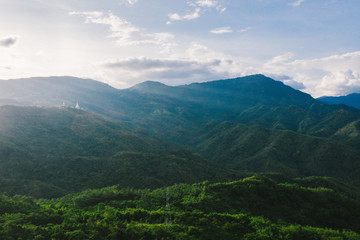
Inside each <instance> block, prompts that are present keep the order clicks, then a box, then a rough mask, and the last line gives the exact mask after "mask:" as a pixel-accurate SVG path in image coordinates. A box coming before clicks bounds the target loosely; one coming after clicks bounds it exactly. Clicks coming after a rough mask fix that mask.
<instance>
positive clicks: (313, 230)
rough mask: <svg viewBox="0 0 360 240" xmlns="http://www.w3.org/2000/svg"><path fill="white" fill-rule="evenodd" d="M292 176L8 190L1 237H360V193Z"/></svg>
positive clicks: (0, 209) (0, 214)
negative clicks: (52, 193) (44, 196)
mask: <svg viewBox="0 0 360 240" xmlns="http://www.w3.org/2000/svg"><path fill="white" fill-rule="evenodd" d="M289 180H290V181H293V182H294V183H287V182H283V181H279V180H274V179H272V178H268V177H265V176H260V175H258V176H252V177H248V178H244V179H241V180H238V181H234V182H225V183H215V184H209V183H208V182H203V183H199V184H194V185H184V184H180V185H173V186H170V187H168V188H160V189H154V190H149V189H143V190H140V189H132V188H121V187H119V186H113V187H108V188H104V189H99V190H87V191H84V192H81V193H78V194H74V195H68V196H65V197H63V198H58V199H53V200H34V199H32V198H30V197H24V196H19V195H18V196H15V197H7V196H5V195H1V197H0V223H1V224H0V237H1V239H9V240H12V239H19V238H21V239H79V240H81V239H161V238H163V239H324V240H325V239H349V240H352V239H360V235H359V234H358V233H359V231H360V229H359V225H358V224H357V223H358V222H359V221H360V215H359V213H360V211H358V210H359V208H360V205H359V201H357V200H358V199H357V200H356V199H354V198H352V197H350V196H347V195H343V194H339V193H338V192H336V191H335V190H333V189H329V188H322V187H320V186H318V187H317V188H307V187H303V186H301V182H302V180H301V179H298V180H296V179H289ZM324 182H326V181H324ZM167 194H168V196H170V198H169V200H168V201H167V203H168V204H169V205H170V206H171V208H170V209H171V210H170V211H167V213H168V215H167V217H166V213H165V208H164V206H165V204H166V195H167ZM356 232H357V233H356Z"/></svg>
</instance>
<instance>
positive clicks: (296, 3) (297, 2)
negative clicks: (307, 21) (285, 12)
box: [289, 0, 305, 7]
mask: <svg viewBox="0 0 360 240" xmlns="http://www.w3.org/2000/svg"><path fill="white" fill-rule="evenodd" d="M304 1H305V0H297V1H295V2H292V3H289V5H290V6H293V7H298V6H300V5H301V4H302V3H303V2H304Z"/></svg>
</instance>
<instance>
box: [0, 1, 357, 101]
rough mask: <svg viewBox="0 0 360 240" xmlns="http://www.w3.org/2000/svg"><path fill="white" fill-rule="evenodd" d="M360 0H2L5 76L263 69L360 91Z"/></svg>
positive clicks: (114, 76)
mask: <svg viewBox="0 0 360 240" xmlns="http://www.w3.org/2000/svg"><path fill="white" fill-rule="evenodd" d="M359 10H360V1H358V0H101V1H100V0H0V79H2V80H7V79H15V78H27V77H34V76H75V77H81V78H91V79H95V80H98V81H102V82H105V83H107V84H109V85H111V86H113V87H116V88H128V87H131V86H133V85H135V84H138V83H140V82H143V81H147V80H151V81H159V82H163V83H165V84H167V85H172V86H173V85H181V84H189V83H192V82H204V81H211V80H219V79H227V78H234V77H240V76H246V75H251V74H258V73H261V74H265V75H267V76H269V77H271V78H273V79H275V80H279V81H282V82H284V83H285V84H287V85H289V86H291V87H293V88H295V89H299V90H301V91H303V92H306V93H309V94H311V95H312V96H313V97H320V96H340V95H347V94H349V93H352V92H360V14H359Z"/></svg>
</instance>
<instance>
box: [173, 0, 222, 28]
mask: <svg viewBox="0 0 360 240" xmlns="http://www.w3.org/2000/svg"><path fill="white" fill-rule="evenodd" d="M188 5H189V6H191V7H193V8H194V9H193V11H192V12H190V13H188V14H185V15H180V14H178V13H170V14H168V17H169V21H168V22H167V23H166V24H170V23H171V21H181V20H194V19H197V18H199V17H200V13H204V12H206V9H209V8H215V9H216V10H217V11H218V12H219V13H223V12H224V11H225V10H226V7H223V6H221V5H220V4H219V1H216V0H198V1H196V2H193V1H190V2H188Z"/></svg>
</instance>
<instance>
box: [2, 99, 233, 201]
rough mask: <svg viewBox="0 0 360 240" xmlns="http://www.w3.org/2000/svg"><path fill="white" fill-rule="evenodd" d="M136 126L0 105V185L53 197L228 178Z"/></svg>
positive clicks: (61, 111) (57, 111) (75, 113)
mask: <svg viewBox="0 0 360 240" xmlns="http://www.w3.org/2000/svg"><path fill="white" fill-rule="evenodd" d="M142 132H143V130H141V129H138V128H134V127H133V126H129V125H128V124H126V123H123V122H116V121H111V120H109V119H106V118H104V117H102V116H99V115H95V114H93V113H91V112H87V111H83V110H78V109H74V108H38V107H15V106H3V107H0V176H1V177H0V190H1V191H5V192H8V193H11V194H15V193H23V194H30V195H33V196H36V197H54V196H59V195H63V194H65V193H68V192H74V191H79V190H83V189H86V188H94V187H104V186H109V185H113V184H121V185H122V186H129V187H160V186H164V185H169V184H173V183H181V182H184V183H185V182H186V183H191V182H198V181H203V180H214V181H215V180H216V181H218V180H221V179H222V180H225V179H230V177H229V176H230V175H232V174H233V172H231V171H226V170H221V169H217V168H216V167H213V166H211V164H208V162H206V161H205V160H204V159H203V158H202V157H200V156H198V155H196V154H193V153H191V152H187V151H185V150H180V149H173V148H172V146H171V145H169V144H167V143H164V142H163V141H162V140H159V139H157V138H154V137H148V136H146V135H145V136H144V134H141V133H142Z"/></svg>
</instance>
